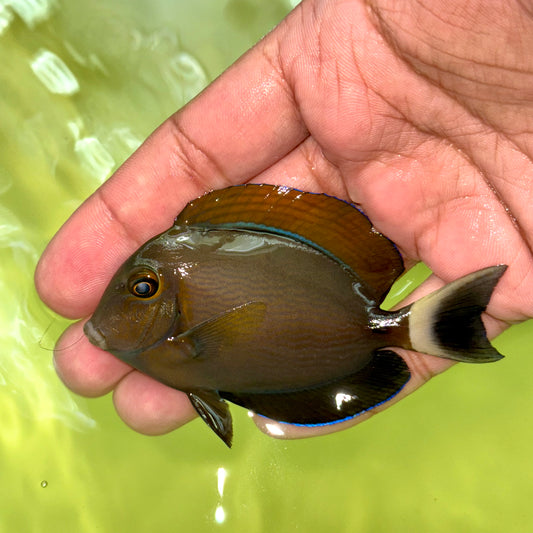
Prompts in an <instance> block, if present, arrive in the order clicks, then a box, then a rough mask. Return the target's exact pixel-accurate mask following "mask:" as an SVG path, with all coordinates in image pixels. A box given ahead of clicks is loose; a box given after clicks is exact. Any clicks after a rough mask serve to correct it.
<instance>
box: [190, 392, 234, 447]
mask: <svg viewBox="0 0 533 533" xmlns="http://www.w3.org/2000/svg"><path fill="white" fill-rule="evenodd" d="M188 396H189V400H191V403H192V405H193V407H194V408H195V409H196V412H197V413H198V414H199V415H200V417H201V418H202V420H203V421H204V422H205V423H206V424H207V425H208V426H209V427H210V428H211V429H212V430H213V431H214V432H215V433H216V434H217V435H218V436H219V437H220V438H221V439H222V440H223V441H224V443H225V444H226V446H227V447H228V448H231V441H232V439H233V422H232V418H231V413H230V410H229V407H228V404H227V403H226V402H225V401H224V400H223V399H222V398H221V397H220V395H219V394H218V392H216V391H208V390H202V391H195V392H189V393H188Z"/></svg>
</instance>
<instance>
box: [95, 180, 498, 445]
mask: <svg viewBox="0 0 533 533" xmlns="http://www.w3.org/2000/svg"><path fill="white" fill-rule="evenodd" d="M505 269H506V266H505V265H500V266H494V267H489V268H485V269H483V270H480V271H478V272H474V273H472V274H469V275H467V276H465V277H463V278H461V279H459V280H456V281H454V282H453V283H450V284H449V285H446V286H445V287H443V288H442V289H440V290H438V291H436V292H434V293H432V294H429V295H428V296H426V297H424V298H422V299H420V300H419V301H417V302H415V303H413V304H412V305H409V306H407V307H405V308H403V309H400V310H399V311H395V312H388V311H383V310H382V309H380V303H381V302H382V301H383V299H384V298H385V296H386V294H387V292H388V291H389V289H390V287H391V285H392V284H393V282H394V281H395V280H396V278H397V277H398V276H399V275H400V274H401V273H402V271H403V263H402V259H401V257H400V254H399V253H398V251H397V250H396V248H395V246H394V244H393V243H392V242H391V241H389V240H388V239H386V238H385V237H384V236H383V235H381V234H380V233H378V232H377V231H375V230H374V228H373V227H372V225H371V223H370V222H369V220H368V219H367V218H366V217H365V216H364V215H363V214H362V213H360V212H359V211H358V210H357V209H356V208H355V207H354V206H352V205H350V204H348V203H346V202H343V201H341V200H337V199H336V198H332V197H330V196H326V195H324V194H312V193H305V192H301V191H297V190H295V189H290V188H287V187H275V186H271V185H243V186H236V187H229V188H227V189H224V190H220V191H213V192H211V193H209V194H206V195H205V196H202V197H201V198H199V199H197V200H194V201H193V202H191V203H189V204H188V205H187V206H186V207H185V209H184V210H183V211H182V212H181V214H180V215H179V216H178V217H177V218H176V221H175V223H174V225H173V226H172V227H171V228H170V229H169V230H168V231H165V232H164V233H162V234H160V235H158V236H157V237H154V238H153V239H151V240H150V241H148V242H147V243H146V244H144V245H143V246H141V247H140V248H139V250H137V251H136V252H135V253H134V254H133V255H132V256H131V257H130V258H129V259H128V260H127V261H126V262H125V263H124V265H123V266H122V267H121V268H120V269H119V270H118V272H117V273H116V274H115V276H114V277H113V279H112V280H111V282H110V284H109V286H108V287H107V289H106V291H105V293H104V295H103V296H102V299H101V301H100V303H99V305H98V308H97V309H96V311H95V312H94V314H93V316H92V318H91V320H90V321H89V322H87V323H86V325H85V334H86V335H87V337H88V338H89V340H90V341H91V342H92V343H93V344H95V345H96V346H99V347H100V348H102V349H104V350H107V351H108V352H110V353H112V354H113V355H115V356H117V357H119V358H120V359H122V360H123V361H125V362H127V363H129V364H130V365H132V366H133V367H135V368H137V369H138V370H140V371H141V372H144V373H146V374H148V375H150V376H152V377H153V378H155V379H157V380H159V381H161V382H162V383H165V384H166V385H169V386H171V387H174V388H176V389H179V390H183V391H185V392H186V393H188V395H189V398H190V399H191V401H192V404H193V405H194V407H195V408H196V410H197V411H198V413H199V414H200V416H201V417H202V418H203V419H204V421H205V422H206V423H207V424H208V425H209V426H210V427H211V428H212V429H213V430H214V431H215V432H216V433H217V435H219V436H220V437H221V438H222V439H223V440H224V442H225V443H226V444H227V445H228V446H230V445H231V439H232V420H231V414H230V412H229V409H228V405H227V403H226V401H225V400H229V401H231V402H233V403H236V404H239V405H242V406H244V407H246V408H248V409H250V410H252V411H254V412H255V413H257V414H260V415H264V416H266V417H268V418H272V419H274V420H276V421H279V422H286V423H290V424H301V425H312V426H314V425H325V424H332V423H337V422H340V421H343V420H346V419H348V418H351V417H353V416H356V415H357V414H360V413H362V412H364V411H367V410H369V409H372V408H373V407H375V406H377V405H380V404H381V403H383V402H385V401H387V400H389V399H390V398H392V397H393V396H394V395H396V394H397V393H398V392H399V391H400V390H401V389H402V387H403V386H404V385H405V383H406V382H407V381H408V380H409V377H410V373H409V369H408V367H407V364H406V363H405V361H404V360H403V359H402V358H401V357H400V356H399V355H397V354H396V353H395V352H394V351H392V350H391V349H387V348H391V347H394V346H398V347H403V348H407V349H412V350H416V351H419V352H423V353H427V354H431V355H435V356H439V357H444V358H447V359H453V360H456V361H465V362H472V363H484V362H490V361H497V360H498V359H500V358H501V357H502V355H501V354H499V353H498V352H497V351H496V350H495V349H494V348H493V347H492V346H491V344H490V343H489V341H488V340H487V336H486V333H485V329H484V326H483V323H482V320H481V313H482V312H483V311H484V310H485V308H486V306H487V303H488V301H489V299H490V297H491V294H492V291H493V289H494V287H495V285H496V284H497V282H498V280H499V279H500V277H501V276H502V275H503V273H504V271H505Z"/></svg>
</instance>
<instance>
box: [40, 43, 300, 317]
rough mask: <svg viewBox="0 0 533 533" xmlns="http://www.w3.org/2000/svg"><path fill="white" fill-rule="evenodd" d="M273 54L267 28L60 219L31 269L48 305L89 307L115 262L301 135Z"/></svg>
mask: <svg viewBox="0 0 533 533" xmlns="http://www.w3.org/2000/svg"><path fill="white" fill-rule="evenodd" d="M275 57H277V54H276V40H275V38H274V37H273V36H272V35H271V36H268V37H267V38H266V39H265V40H264V41H262V42H261V43H259V45H257V46H256V47H255V48H253V49H252V50H251V51H249V52H248V53H247V54H246V55H245V56H243V57H242V58H241V59H240V60H239V61H238V62H237V63H235V64H234V65H233V66H232V67H231V68H229V69H228V70H227V71H226V72H225V73H224V74H223V75H221V76H220V78H218V79H217V80H215V82H213V83H212V84H211V85H210V86H209V87H207V89H205V91H204V92H202V93H201V94H200V95H199V96H197V97H196V98H195V99H194V100H193V101H192V102H190V103H189V104H188V105H186V106H185V107H184V108H183V109H181V110H180V111H179V112H177V113H176V114H175V115H173V116H171V117H170V118H169V119H168V120H167V121H166V122H164V123H163V124H162V125H161V126H160V127H159V128H158V129H157V130H156V131H155V132H154V133H153V134H152V135H151V136H150V137H149V138H148V140H147V141H146V142H145V143H144V144H143V145H142V146H141V147H140V148H139V150H138V151H137V152H136V153H134V154H133V155H132V156H131V157H130V158H129V159H128V160H127V161H126V162H125V163H124V165H123V166H122V167H121V168H120V169H119V170H118V171H117V172H116V173H115V174H114V175H113V176H112V177H111V178H110V179H109V180H108V181H107V182H106V183H105V184H104V185H103V186H102V187H101V188H100V189H98V190H97V191H96V192H95V193H94V194H93V195H92V196H91V197H90V198H89V199H88V200H87V201H86V202H85V203H84V204H83V205H82V206H81V207H80V208H79V209H78V210H77V211H76V212H75V213H74V215H73V216H72V217H71V218H70V219H69V220H68V221H67V222H66V223H65V224H64V226H63V227H62V228H61V229H60V231H59V232H58V233H57V235H56V236H55V237H54V239H53V240H52V241H51V242H50V244H49V245H48V247H47V249H46V250H45V252H44V254H43V256H42V258H41V260H40V262H39V265H38V267H37V271H36V286H37V290H38V292H39V294H40V296H41V298H42V299H43V301H44V302H45V303H46V304H47V305H48V306H49V307H51V308H52V309H54V310H55V311H57V312H58V313H60V314H62V315H64V316H67V317H70V318H79V317H81V316H84V315H87V314H89V313H90V312H91V311H92V310H93V309H94V308H95V306H96V304H97V302H98V300H99V298H100V296H101V293H102V291H103V288H104V286H105V285H106V284H107V282H108V280H109V277H110V276H111V274H112V273H113V272H114V271H115V270H116V269H117V268H118V266H119V265H120V264H121V263H122V262H123V261H124V259H125V258H126V257H127V256H129V255H130V254H131V253H132V252H133V251H134V250H135V249H136V248H137V247H138V246H139V245H140V244H141V243H143V242H144V241H146V240H147V239H148V238H149V237H151V236H153V235H155V234H157V233H160V232H161V231H163V230H164V229H166V228H167V227H168V226H170V225H171V223H172V220H173V219H174V217H175V216H176V215H177V213H178V212H179V211H180V209H181V208H182V207H183V206H184V204H185V203H186V202H187V201H189V200H191V199H192V198H195V197H197V196H198V195H200V194H202V193H203V192H205V191H207V190H209V189H213V188H218V187H223V186H227V185H231V184H237V183H242V182H245V181H247V180H248V179H250V178H251V177H253V176H254V175H255V174H258V173H259V172H261V171H262V170H264V169H265V168H267V167H269V166H270V165H272V164H273V163H274V162H276V161H278V160H279V159H280V158H282V157H283V156H284V155H286V154H287V153H288V152H290V151H291V150H292V149H293V148H294V147H295V146H297V145H298V144H299V143H300V142H301V141H302V140H303V139H305V137H306V136H307V132H306V129H305V126H304V125H303V122H302V121H301V119H300V117H299V115H298V112H297V110H296V107H295V105H294V102H293V100H292V98H291V95H290V91H289V90H288V89H287V87H286V85H285V82H284V80H283V76H282V74H281V69H280V68H279V65H278V64H277V63H276V60H275V59H273V58H275ZM272 132H275V135H273V134H272Z"/></svg>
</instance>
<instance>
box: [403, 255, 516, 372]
mask: <svg viewBox="0 0 533 533" xmlns="http://www.w3.org/2000/svg"><path fill="white" fill-rule="evenodd" d="M506 269H507V266H506V265H498V266H493V267H488V268H484V269H482V270H478V271H477V272H473V273H471V274H468V275H467V276H464V277H462V278H460V279H458V280H456V281H454V282H452V283H450V284H448V285H446V286H444V287H442V289H440V290H438V291H435V292H434V293H431V294H428V295H427V296H425V297H424V298H421V299H420V300H418V301H417V302H415V303H414V304H412V306H411V308H410V316H409V336H410V340H411V345H412V347H413V349H415V350H416V351H418V352H422V353H427V354H430V355H436V356H438V357H444V358H446V359H453V360H454V361H462V362H466V363H489V362H492V361H498V360H499V359H501V358H502V357H503V355H501V354H500V353H499V352H498V351H497V350H496V349H495V348H494V347H493V346H492V345H491V343H490V342H489V340H488V339H487V333H486V331H485V326H484V324H483V321H482V320H481V314H482V313H483V311H485V309H486V307H487V304H488V303H489V300H490V298H491V295H492V292H493V291H494V288H495V287H496V284H497V283H498V281H499V279H500V278H501V277H502V276H503V273H504V272H505V270H506Z"/></svg>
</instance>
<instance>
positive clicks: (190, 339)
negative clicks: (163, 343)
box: [172, 302, 266, 358]
mask: <svg viewBox="0 0 533 533" xmlns="http://www.w3.org/2000/svg"><path fill="white" fill-rule="evenodd" d="M265 310H266V305H265V304H264V303H263V302H247V303H245V304H242V305H239V306H237V307H233V308H232V309H228V310H227V311H224V312H222V313H220V314H218V315H215V316H213V317H211V318H208V319H207V320H204V321H203V322H200V323H199V324H197V325H195V326H193V327H192V328H190V329H189V330H187V331H185V332H183V333H181V334H179V335H177V336H176V337H174V338H173V339H172V342H178V343H186V344H189V345H192V346H193V349H191V350H189V351H188V352H187V353H189V354H190V356H191V357H193V358H196V357H199V356H201V355H210V354H215V353H216V352H217V351H218V350H219V348H220V347H221V346H225V347H228V346H231V344H232V343H233V342H235V340H236V339H242V337H243V336H246V335H250V334H252V333H253V332H255V330H256V329H257V327H258V326H259V325H261V324H262V322H263V318H264V316H265Z"/></svg>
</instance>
